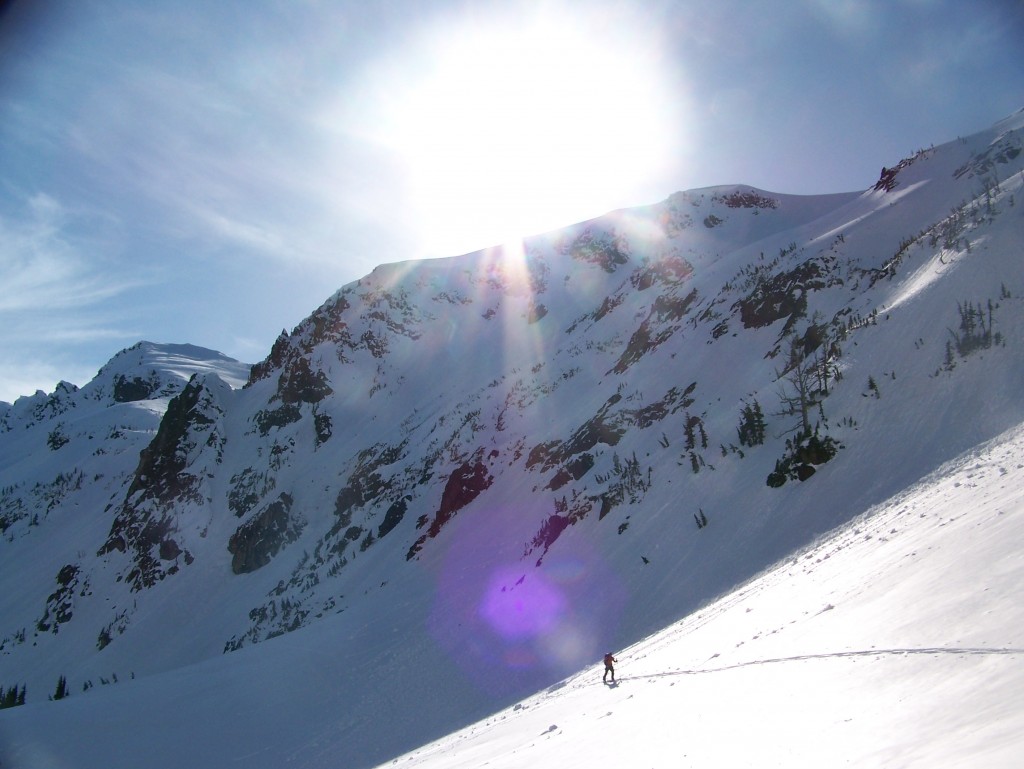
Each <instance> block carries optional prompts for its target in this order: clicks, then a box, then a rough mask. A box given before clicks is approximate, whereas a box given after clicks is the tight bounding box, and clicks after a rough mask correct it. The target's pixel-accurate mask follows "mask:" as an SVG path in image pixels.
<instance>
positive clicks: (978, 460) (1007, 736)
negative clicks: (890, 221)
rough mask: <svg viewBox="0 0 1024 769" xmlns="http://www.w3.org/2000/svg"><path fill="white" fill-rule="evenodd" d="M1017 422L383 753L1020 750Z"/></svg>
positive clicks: (929, 763) (691, 755)
mask: <svg viewBox="0 0 1024 769" xmlns="http://www.w3.org/2000/svg"><path fill="white" fill-rule="evenodd" d="M1022 543H1024V430H1022V429H1016V430H1014V431H1012V432H1011V433H1009V434H1007V435H1006V436H1003V437H1001V438H1000V439H999V440H997V441H995V442H994V443H993V444H991V445H986V446H982V447H979V448H978V449H977V450H975V451H972V452H969V453H968V454H966V455H964V456H963V457H961V458H959V459H958V460H957V461H955V462H953V463H951V464H950V465H947V466H944V467H942V468H940V469H939V470H938V471H936V472H935V473H934V474H932V475H930V476H929V477H928V478H926V479H924V480H922V482H921V483H919V484H915V485H914V486H913V487H911V488H910V489H908V490H907V491H905V492H903V493H901V494H900V495H898V496H896V497H894V498H893V499H890V500H888V501H887V502H885V503H884V504H882V505H879V506H878V507H876V508H872V509H871V510H869V511H867V512H866V513H865V514H864V515H863V516H861V517H859V518H857V519H856V520H854V521H853V522H851V523H850V524H848V525H846V526H844V527H842V528H841V529H840V530H838V531H837V532H835V533H833V534H831V535H829V536H828V537H826V538H823V539H822V540H821V541H819V542H817V543H815V544H814V545H813V546H812V547H809V548H807V549H806V550H803V551H801V552H799V553H795V554H793V556H792V557H791V558H788V559H787V560H786V561H784V562H782V563H780V564H778V565H776V566H775V567H773V568H772V569H770V570H768V571H767V572H765V573H764V574H763V575H761V576H759V577H757V578H756V579H754V580H752V581H751V582H749V583H747V584H745V585H743V586H742V587H741V588H739V589H737V590H736V591H735V592H732V593H730V594H728V595H726V596H723V597H722V598H721V599H719V600H717V601H715V602H714V603H712V604H711V605H709V606H707V607H705V608H704V609H702V610H701V611H699V612H697V613H695V614H693V615H691V616H689V617H687V618H686V619H684V620H682V621H680V622H678V623H675V624H674V625H672V626H670V627H668V628H666V629H665V630H663V631H661V632H659V633H656V634H655V635H652V636H650V637H649V638H646V639H644V640H643V641H640V642H639V643H637V644H634V645H633V646H631V647H629V648H627V649H625V650H623V651H621V652H617V655H618V660H619V664H618V666H617V667H618V680H619V684H618V685H617V686H615V687H610V686H609V687H606V686H604V685H603V684H602V683H601V674H602V669H603V668H601V667H599V666H597V665H595V666H593V667H592V668H590V669H588V670H585V671H582V672H580V673H579V674H578V675H575V676H572V677H570V678H568V679H566V680H565V681H562V682H560V683H558V684H556V685H554V686H552V687H550V688H549V689H548V690H546V691H544V692H541V693H539V694H537V695H536V696H534V697H530V698H527V699H525V700H523V701H522V702H520V703H517V704H516V705H515V706H514V707H512V708H509V709H507V710H504V711H501V712H499V713H496V714H494V715H492V716H490V717H489V718H487V719H485V720H483V721H481V722H479V723H476V724H474V725H472V726H470V727H467V728H465V729H463V730H461V731H459V732H457V733H454V734H452V735H450V736H448V737H445V738H443V739H441V740H438V741H437V742H435V743H433V744H431V745H428V746H426V747H424V748H421V749H419V750H416V751H413V752H412V753H410V754H408V755H406V756H402V757H400V758H398V759H397V760H395V761H394V762H388V763H387V764H382V766H399V767H420V768H423V769H456V768H457V767H465V768H466V769H469V768H470V767H479V766H490V767H495V769H502V768H503V767H508V768H509V769H517V768H518V767H522V766H544V767H565V768H566V769H569V768H571V767H581V768H583V767H593V766H644V767H674V766H700V767H740V766H758V767H765V766H785V767H821V766H855V767H877V766H903V767H917V766H920V767H955V766H979V767H980V766H984V767H993V768H995V767H1006V768H1007V769H1009V767H1015V766H1019V765H1020V757H1021V751H1022V749H1024V736H1022V735H1024V665H1022V662H1024V600H1022V599H1024V595H1022V592H1024V588H1022V585H1024V555H1022V551H1021V544H1022Z"/></svg>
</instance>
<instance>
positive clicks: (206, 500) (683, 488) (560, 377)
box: [0, 113, 1024, 767]
mask: <svg viewBox="0 0 1024 769" xmlns="http://www.w3.org/2000/svg"><path fill="white" fill-rule="evenodd" d="M1022 125H1024V114H1022V113H1019V114H1017V115H1015V116H1013V117H1011V118H1009V119H1008V120H1007V121H1003V122H1002V123H1000V124H997V125H996V126H994V127H992V128H991V129H989V130H986V131H983V132H981V133H979V134H977V135H975V136H972V137H969V138H967V139H964V140H959V141H957V142H952V143H950V144H947V145H943V146H940V147H936V148H932V149H929V150H926V151H922V152H918V153H916V154H914V155H913V156H911V157H909V158H907V159H906V160H904V161H901V162H900V163H899V164H898V165H897V166H894V167H893V168H892V169H885V170H884V171H883V173H882V174H881V177H880V179H879V183H878V184H877V185H876V186H875V188H873V189H870V190H867V191H865V192H863V193H850V194H839V195H830V196H817V197H810V198H803V197H796V196H787V195H780V194H777V193H771V192H766V191H763V190H756V189H752V188H750V187H745V186H731V187H719V188H711V189H706V190H697V191H691V192H684V193H678V194H676V195H673V196H672V197H671V198H669V200H667V201H665V202H664V203H662V204H658V205H656V206H650V207H646V208H642V209H635V210H629V211H620V212H616V213H614V214H609V215H608V216H607V217H602V218H601V219H598V220H594V221H592V222H585V223H581V224H578V225H574V226H572V227H567V228H565V229H564V230H560V231H558V232H554V233H550V234H548V235H545V236H541V237H538V238H534V239H531V240H530V241H527V242H526V243H524V244H523V246H522V248H521V249H519V248H515V247H508V246H506V247H504V248H496V249H489V250H486V251H483V252H479V253H474V254H467V255H465V256H461V257H455V258H451V259H444V260H433V261H428V262H407V263H401V264H392V265H385V266H382V267H379V268H378V269H376V270H375V271H374V272H373V273H372V274H371V275H369V276H367V277H366V278H363V279H362V280H360V281H357V282H356V283H353V284H351V285H349V286H346V287H344V288H342V289H341V290H339V291H338V292H337V293H336V294H334V295H333V296H332V297H330V298H329V299H328V300H327V301H326V302H325V303H324V305H323V306H321V307H320V308H318V309H317V310H315V311H314V312H313V313H312V314H311V315H310V317H309V318H307V319H306V320H305V321H303V322H302V323H301V324H300V325H299V326H298V327H296V329H294V330H293V331H292V332H291V333H290V334H282V336H281V338H280V339H279V340H278V341H277V342H276V343H275V345H274V347H273V349H272V350H271V351H270V353H269V355H268V357H267V358H266V360H264V361H262V362H260V363H257V364H256V365H255V366H253V367H252V368H251V370H250V369H249V367H247V366H242V364H236V363H234V362H230V361H224V360H222V359H221V358H220V357H218V355H217V354H216V353H211V352H209V351H202V350H198V349H194V348H192V349H190V348H187V347H185V346H181V347H173V348H171V347H167V346H164V347H162V348H160V349H156V348H155V347H153V346H147V345H145V344H143V345H142V346H140V348H138V352H139V353H140V354H139V356H138V358H137V359H135V358H133V357H132V355H134V353H132V351H125V352H124V353H122V354H121V355H120V356H119V357H118V358H115V361H113V362H112V364H111V366H108V367H105V368H104V370H103V371H101V372H100V375H99V376H98V377H97V380H95V381H94V382H93V383H90V384H89V385H86V386H85V387H83V388H81V390H79V389H77V388H75V387H74V386H73V385H61V386H60V387H58V390H57V392H55V393H54V394H53V395H52V396H46V395H44V394H37V395H36V396H32V397H31V398H29V399H20V400H19V401H18V402H17V403H15V404H14V405H13V406H7V405H6V404H3V405H2V406H0V426H2V427H0V429H3V432H0V521H2V526H3V533H2V534H3V535H2V538H0V551H2V555H0V686H3V687H5V688H6V687H10V686H12V685H15V686H26V688H27V692H28V697H27V702H28V704H26V705H24V706H22V707H16V708H11V709H8V710H3V711H0V762H3V763H5V764H6V763H8V762H9V761H13V758H11V756H17V757H18V761H20V762H21V763H23V764H24V765H27V766H47V765H53V764H56V765H61V764H64V765H71V766H75V765H82V766H90V765H103V766H137V765H139V764H140V762H144V763H146V764H147V765H150V766H168V767H172V766H178V765H180V764H185V763H187V764H189V765H211V766H213V765H217V766H219V765H223V764H225V763H230V762H231V761H236V760H242V759H243V758H244V760H245V761H246V763H247V764H250V765H252V766H268V767H269V766H280V765H281V764H282V763H287V762H288V761H292V762H294V763H297V764H299V765H303V766H318V765H323V766H327V765H331V766H334V765H337V763H339V762H341V763H343V764H344V765H346V766H352V767H364V766H371V765H373V764H375V763H379V762H382V761H385V760H387V759H388V758H390V757H392V756H394V755H397V754H399V753H402V752H404V751H407V750H410V749H413V748H415V747H416V746H418V745H421V744H423V743H425V742H428V741H429V740H432V739H435V738H437V737H439V736H441V735H443V734H446V733H449V732H451V731H453V730H454V729H457V728H458V727H460V726H463V725H465V724H468V723H471V722H473V721H476V720H478V719H481V718H484V717H486V716H488V714H491V713H493V712H494V711H496V710H500V709H501V708H503V707H505V706H507V705H510V704H511V703H516V702H520V701H522V699H523V698H524V697H527V696H529V695H530V694H531V693H533V692H536V691H538V690H542V689H545V688H548V687H551V686H553V685H555V684H556V683H557V682H558V681H561V680H562V679H563V678H565V676H570V675H572V674H575V673H576V672H578V671H580V670H583V669H588V668H591V666H592V665H593V662H594V660H595V659H598V658H599V657H600V655H601V654H602V653H603V652H604V651H605V650H606V649H607V648H613V649H619V648H623V647H628V646H631V645H632V644H635V643H637V642H638V641H640V639H643V638H646V637H648V636H650V635H651V634H652V633H655V632H657V631H659V630H660V629H662V628H665V627H666V626H668V625H671V624H672V623H674V622H677V621H679V620H680V618H684V617H692V616H693V615H694V612H696V611H698V610H700V609H701V608H702V607H705V606H706V605H707V604H708V603H709V602H710V601H712V600H713V599H715V598H716V597H717V596H720V595H722V594H726V593H729V592H730V591H731V590H733V589H734V588H735V586H736V585H740V584H744V583H746V582H747V581H748V580H750V579H751V578H753V577H755V576H756V575H757V574H759V573H761V572H762V571H763V570H764V569H766V568H768V567H769V566H770V565H771V564H773V563H776V562H779V561H780V560H783V559H786V558H788V557H790V556H791V554H792V553H794V552H796V551H800V550H801V549H803V548H806V547H808V545H809V543H812V542H814V541H815V540H816V539H817V538H818V537H821V536H824V535H826V534H827V533H828V532H830V531H832V530H833V529H835V528H836V527H841V526H843V525H845V524H846V523H848V522H849V521H850V520H851V519H853V518H855V517H856V516H858V515H860V514H862V513H863V512H864V511H865V510H868V509H869V508H871V507H872V506H874V505H878V504H881V503H883V502H884V501H885V500H887V499H890V498H892V497H893V496H894V495H899V494H901V493H903V492H904V490H905V489H907V488H908V487H909V486H911V485H912V484H914V483H915V482H917V481H918V480H919V479H921V478H922V477H924V476H926V475H927V474H929V473H931V472H933V471H934V470H935V469H936V468H937V467H939V466H940V465H941V464H942V463H944V462H947V461H950V460H952V459H953V458H955V457H957V456H958V455H960V454H962V453H963V452H966V451H971V450H972V449H973V448H974V447H975V446H977V445H978V444H980V443H983V442H985V441H987V440H990V439H992V438H994V437H995V436H998V435H1000V434H1001V433H1004V432H1005V431H1007V430H1011V429H1014V428H1016V427H1017V426H1019V425H1020V424H1021V423H1022V422H1024V397H1022V395H1024V393H1022V391H1021V388H1020V382H1021V381H1024V354H1022V350H1021V339H1024V328H1022V325H1024V300H1022V299H1021V297H1024V282H1022V280H1021V275H1022V272H1021V269H1020V243H1021V242H1024V204H1022V202H1021V201H1024V189H1022V187H1024V178H1022V168H1024V155H1022V152H1021V148H1022V139H1021V129H1022ZM129 353H132V355H129ZM142 353H145V354H142ZM153 356H155V359H158V360H159V362H160V365H154V363H153V359H154V358H153ZM115 362H116V365H115ZM154 372H155V373H154ZM193 373H194V374H196V376H194V377H192V378H188V377H189V376H191V374H193ZM243 383H244V385H245V386H244V387H241V388H239V387H238V385H239V384H243ZM801 390H802V399H801V398H800V397H798V396H799V395H800V392H801ZM754 405H756V406H758V408H759V409H760V413H761V415H762V417H761V419H762V421H763V424H762V425H761V429H760V430H757V429H754V428H755V427H756V425H754V424H753V422H754V420H752V419H751V418H750V414H749V411H750V409H751V408H752V406H754ZM801 405H802V406H803V408H801ZM805 417H806V421H807V424H806V430H805V429H803V428H804V425H803V421H804V418H805ZM705 522H706V525H704V524H705ZM1011 533H1012V532H1011ZM1007 541H1008V542H1009V541H1010V540H1009V539H1008V540H1007ZM830 560H831V559H830ZM879 568H882V566H879ZM885 568H889V566H885ZM833 603H835V602H833ZM837 606H838V604H837ZM829 615H830V616H831V612H830V613H829ZM836 616H838V615H836ZM687 621H689V620H687ZM993 621H996V620H993ZM765 632H769V631H768V630H765ZM787 637H788V636H787ZM737 642H738V641H737ZM935 643H936V644H937V643H938V642H935ZM893 648H895V647H893ZM716 651H718V650H716ZM711 653H713V652H711ZM721 653H724V652H721ZM806 653H811V652H806ZM815 653H817V652H815ZM823 653H828V652H823ZM794 654H796V652H794ZM778 656H779V657H785V656H793V655H790V654H786V653H784V652H783V651H780V652H779V653H778ZM626 659H627V660H628V659H629V655H628V654H627V655H626ZM696 664H697V663H696V662H695V663H693V665H696ZM695 669H696V668H695ZM623 672H624V674H625V673H626V669H625V668H624V670H623ZM745 673H746V674H752V671H750V670H745ZM60 677H64V678H66V680H67V681H68V685H69V689H70V696H69V697H68V698H67V699H62V700H61V701H59V702H50V701H48V696H49V695H51V694H52V693H53V692H54V687H55V684H56V683H57V681H58V679H59V678H60ZM115 681H116V682H117V684H116V686H115V685H113V684H114V682H115ZM104 684H110V685H108V686H105V685H104ZM623 687H625V683H624V684H623ZM601 694H602V695H604V694H605V693H604V692H601ZM97 713H102V714H103V715H104V718H105V723H108V724H115V725H116V726H115V727H113V728H111V730H110V739H109V741H106V742H104V741H95V737H94V734H93V733H94V728H95V723H96V721H95V718H96V714H97ZM545 728H546V727H545ZM89 745H92V746H93V747H89ZM4 750H7V751H8V752H7V753H5V752H4ZM197 750H200V753H199V754H197ZM15 751H16V752H15ZM48 762H49V763H48ZM14 765H18V763H17V762H15V764H14Z"/></svg>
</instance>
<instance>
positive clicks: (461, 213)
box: [368, 12, 680, 256]
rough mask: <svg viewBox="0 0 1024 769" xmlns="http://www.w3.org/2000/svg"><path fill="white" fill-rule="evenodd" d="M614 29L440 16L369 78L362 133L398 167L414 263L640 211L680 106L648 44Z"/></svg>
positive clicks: (673, 138)
mask: <svg viewBox="0 0 1024 769" xmlns="http://www.w3.org/2000/svg"><path fill="white" fill-rule="evenodd" d="M613 21H615V20H611V19H608V18H599V17H595V16H590V17H587V18H579V17H574V16H571V15H568V14H561V15H556V14H553V13H550V12H547V13H545V14H542V15H537V16H534V17H532V18H530V19H529V20H528V21H524V20H523V19H521V18H515V19H512V18H502V17H497V16H495V17H493V18H488V19H480V18H474V19H471V20H468V19H451V18H449V19H446V20H445V21H444V22H443V23H439V24H437V25H436V26H433V27H431V28H430V29H429V31H425V32H424V33H423V34H422V36H421V37H420V38H419V39H418V40H417V42H416V44H415V45H413V46H411V49H410V50H403V51H402V52H400V53H396V54H395V56H396V57H397V58H395V59H393V60H389V61H388V63H387V65H386V66H385V67H384V68H383V69H382V70H381V72H386V74H385V75H383V76H381V74H380V72H378V74H377V76H376V78H375V82H374V83H373V86H372V89H373V90H372V93H374V94H376V95H374V96H373V97H372V98H373V108H372V109H371V110H370V112H371V114H372V115H373V116H374V117H373V118H372V120H373V128H372V130H373V132H374V136H375V138H376V139H377V140H378V141H380V142H382V143H383V144H384V145H385V146H386V147H387V148H389V150H390V151H392V152H393V153H395V154H396V156H397V157H398V158H399V162H400V165H401V167H402V169H403V173H404V176H405V178H404V183H405V186H406V191H407V194H408V196H409V199H408V205H409V207H410V208H411V210H412V213H413V214H414V217H415V222H416V224H415V226H416V228H417V230H418V231H419V232H418V235H419V239H420V240H421V241H422V242H423V243H424V250H425V251H426V252H428V253H426V254H424V255H433V256H440V255H447V254H455V253H461V252H465V251H469V250H474V249H477V248H482V247H485V246H489V245H494V244H497V243H500V242H507V241H510V240H513V239H515V238H519V237H522V236H524V235H528V234H532V233H535V232H540V231H543V230H546V229H553V228H556V227H560V226H564V225H567V224H570V223H572V222H574V221H578V220H579V219H582V218H586V217H588V216H595V215H598V214H601V213H604V212H605V211H607V210H609V209H610V208H614V207H619V206H623V205H635V204H639V203H642V202H648V201H647V200H637V199H636V196H637V195H639V194H643V191H644V190H647V189H648V188H649V187H650V186H651V185H652V181H653V180H654V179H656V177H657V176H658V174H659V171H660V170H661V169H662V168H664V167H665V166H667V165H668V164H669V163H668V159H669V157H670V154H671V153H672V152H673V150H674V142H677V141H678V139H679V138H680V137H679V130H678V125H677V123H678V121H677V120H676V119H675V118H674V115H675V114H676V113H677V111H678V110H677V106H678V104H679V98H678V95H677V94H673V93H672V92H671V89H670V88H669V87H668V86H667V85H666V78H665V77H664V76H663V75H662V74H661V73H660V72H659V68H658V66H657V64H658V56H657V45H656V44H654V42H653V41H650V40H645V39H644V38H643V36H641V35H640V34H638V33H636V32H635V31H634V32H631V31H630V27H629V25H628V24H621V23H613ZM368 93H371V92H370V91H368ZM669 191H670V190H661V189H659V190H658V194H666V193H667V192H669ZM648 194H650V193H648Z"/></svg>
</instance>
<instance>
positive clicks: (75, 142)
mask: <svg viewBox="0 0 1024 769" xmlns="http://www.w3.org/2000/svg"><path fill="white" fill-rule="evenodd" d="M0 8H3V10H2V11H0V323H2V332H0V400H6V401H13V400H14V399H15V398H17V397H18V396H19V395H25V394H31V393H32V392H34V391H35V390H36V389H43V390H45V391H51V390H52V389H53V387H54V385H55V384H56V383H57V382H58V381H59V380H61V379H66V380H68V381H71V382H74V383H76V384H79V385H83V384H85V383H86V382H87V381H88V380H89V379H90V378H91V377H92V376H93V375H95V373H96V371H97V369H98V368H99V367H100V366H101V365H102V364H103V363H105V362H106V361H107V360H108V359H109V358H110V357H111V356H112V355H113V354H114V353H116V352H117V351H118V350H120V349H122V348H124V347H127V346H129V345H131V344H133V343H134V342H136V341H139V340H141V339H147V340H150V341H155V342H176V343H183V342H188V343H192V344H198V345H202V346H205V347H211V348H214V349H217V350H220V351H222V352H224V353H226V354H228V355H231V356H233V357H236V358H239V359H241V360H244V361H249V362H255V361H257V360H261V359H262V358H263V357H265V355H266V354H267V352H268V351H269V348H270V345H271V344H272V342H273V340H274V338H275V337H276V336H277V335H278V334H279V333H280V331H281V330H282V329H291V328H292V327H293V326H294V325H295V324H297V323H298V322H299V321H300V320H302V319H303V318H304V317H305V316H307V315H308V314H309V313H310V312H311V311H312V310H313V309H315V308H316V307H317V306H318V305H319V304H320V303H321V302H323V301H324V300H325V299H326V298H327V297H328V296H330V294H332V293H333V292H334V291H335V290H336V289H338V288H340V287H341V286H343V285H344V284H346V283H349V282H351V281H353V280H356V279H358V278H359V277H362V276H363V275H365V274H367V273H368V272H369V271H370V270H372V269H373V267H374V266H376V265H377V264H380V263H384V262H395V261H403V260H406V259H415V258H426V257H435V256H448V255H454V254H457V253H465V252H468V251H472V250H475V249H478V248H482V247H486V246H489V245H493V244H495V243H498V242H504V241H506V240H508V239H510V238H515V237H518V236H522V235H526V234H530V233H534V232H539V231H544V230H547V229H553V228H555V227H558V226H561V225H566V224H570V223H573V222H576V221H580V220H583V219H586V218H589V217H593V216H597V215H600V214H602V213H604V212H606V211H609V210H612V209H615V208H621V207H626V206H634V205H642V204H646V203H653V202H656V201H658V200H662V199H664V198H665V197H667V196H668V195H669V194H671V193H672V192H674V191H677V190H683V189H692V188H698V187H704V186H710V185H716V184H731V183H744V184H751V185H755V186H758V187H761V188H764V189H768V190H771V191H776V192H787V193H798V194H800V193H802V194H817V193H826V192H840V191H848V190H858V189H864V188H866V187H868V186H869V185H871V184H872V183H873V182H874V181H875V179H877V177H878V174H879V171H880V169H881V166H883V165H886V164H889V165H892V164H895V163H896V162H897V161H898V160H900V159H901V158H902V157H904V156H906V155H909V154H911V153H913V152H914V151H916V150H917V149H919V148H921V147H927V146H929V145H930V144H933V143H934V144H938V143H941V142H945V141H949V140H952V139H955V138H956V137H957V136H958V135H962V134H967V133H972V132H974V131H977V130H980V129H982V128H985V127H987V126H989V125H991V124H992V123H993V122H995V121H996V120H999V119H1001V118H1003V117H1005V116H1007V115H1009V114H1010V113H1012V112H1014V111H1016V110H1018V109H1020V108H1021V107H1024V45H1022V44H1021V40H1022V39H1024V3H1021V2H1013V1H1011V0H1001V1H998V2H997V1H996V0H977V1H976V2H974V3H964V2H959V1H955V0H951V1H949V2H947V1H946V0H878V1H877V2H875V1H872V0H865V1H864V2H857V1H856V0H788V1H786V2H781V1H780V2H768V1H766V2H758V3H754V2H740V1H739V0H707V1H705V0H700V1H694V2H685V1H677V2H666V1H662V2H657V1H652V2H642V1H641V0H636V1H635V2H631V3H627V2H616V1H614V0H588V1H587V2H583V1H578V2H577V1H574V0H559V1H557V2H556V1H555V0H551V1H549V2H543V1H540V0H534V1H527V0H506V2H500V3H498V2H491V3H487V2H454V1H451V2H449V1H446V0H438V1H437V2H427V1H425V0H419V1H418V2H417V1H415V0H385V1H382V2H365V1H364V2H328V0H291V1H286V0H276V1H275V0H245V1H233V0H222V1H221V2H216V3H210V2H205V0H176V2H173V3H170V2H167V3H156V2H137V1H129V0H104V1H103V2H100V1H99V0H96V1H93V0H15V1H14V2H13V3H6V4H3V5H0Z"/></svg>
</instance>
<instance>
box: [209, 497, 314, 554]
mask: <svg viewBox="0 0 1024 769" xmlns="http://www.w3.org/2000/svg"><path fill="white" fill-rule="evenodd" d="M291 509H292V498H291V496H290V495H289V494H284V493H282V494H281V495H279V496H278V498H277V499H276V500H274V501H273V502H271V503H270V504H269V505H267V506H266V507H265V508H264V509H263V510H262V511H261V512H260V513H259V514H258V515H257V516H256V517H254V518H253V519H251V520H250V521H248V522H246V523H244V524H242V525H241V526H239V527H238V529H237V530H236V531H235V533H234V534H232V535H231V539H229V540H228V552H230V553H231V555H232V556H233V558H232V559H231V570H232V571H233V572H234V573H235V574H245V573H247V572H251V571H256V569H258V568H260V567H261V566H265V565H266V564H268V563H270V559H271V558H273V557H274V556H275V555H277V554H278V552H280V550H281V548H283V547H284V546H285V545H287V544H289V543H291V542H294V541H295V540H296V539H298V538H299V535H300V534H301V533H302V529H303V528H304V522H303V521H302V520H301V519H298V518H293V517H292V516H291Z"/></svg>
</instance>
